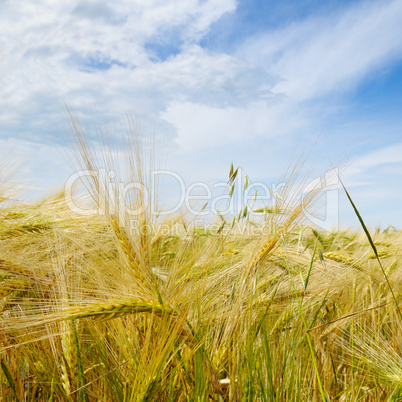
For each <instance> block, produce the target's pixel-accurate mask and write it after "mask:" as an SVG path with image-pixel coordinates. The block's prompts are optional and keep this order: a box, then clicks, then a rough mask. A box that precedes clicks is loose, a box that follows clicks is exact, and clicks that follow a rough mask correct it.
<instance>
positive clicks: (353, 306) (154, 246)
mask: <svg viewBox="0 0 402 402" xmlns="http://www.w3.org/2000/svg"><path fill="white" fill-rule="evenodd" d="M72 126H73V130H74V132H75V133H76V134H77V137H76V138H77V150H78V153H77V158H76V160H77V161H78V165H79V166H81V167H84V168H88V169H89V168H90V169H95V168H99V167H101V166H104V165H107V166H108V167H109V168H113V169H116V170H119V171H121V170H124V171H125V172H126V174H127V176H128V177H129V178H131V180H136V182H140V183H143V184H144V185H147V183H148V174H149V172H148V170H147V169H148V168H149V164H148V162H147V158H145V157H144V154H146V152H144V149H142V148H141V146H142V145H141V144H139V142H138V141H133V140H131V139H130V136H129V135H123V136H122V139H121V141H122V142H123V143H124V144H126V145H127V146H128V148H129V149H130V150H131V152H129V153H128V156H127V158H126V160H125V161H122V160H121V159H119V160H118V161H116V158H114V157H113V155H115V152H114V150H113V149H111V148H109V151H108V152H109V153H107V155H108V157H105V156H103V157H102V158H99V157H98V156H96V155H95V153H94V151H93V148H92V143H91V141H89V139H87V137H86V136H85V135H84V134H83V132H82V131H81V128H80V126H79V125H78V124H77V123H76V122H75V121H74V119H73V120H72ZM103 143H104V144H106V146H110V144H109V145H108V141H105V140H104V142H103ZM3 171H4V176H5V177H6V176H7V172H8V170H7V169H6V168H3ZM297 172H298V169H297V168H294V169H291V170H290V171H288V172H287V174H288V176H287V177H288V180H287V183H289V188H285V190H284V193H283V194H282V197H281V199H280V200H278V205H277V206H276V207H275V208H276V210H275V211H273V210H271V211H268V212H267V213H266V214H265V216H264V221H263V222H262V223H258V224H255V223H253V222H252V218H250V216H249V213H248V212H247V210H243V211H241V213H240V214H239V215H238V216H237V217H234V219H233V220H231V219H230V220H229V219H226V218H225V217H222V218H221V220H220V222H219V228H218V229H217V230H201V229H195V228H192V227H191V225H190V224H189V221H188V216H186V214H185V212H183V213H179V214H177V216H175V217H174V219H173V220H171V221H170V223H166V221H161V220H159V219H158V217H155V216H152V214H151V213H150V211H149V210H148V209H147V208H143V209H141V208H140V213H139V214H138V215H137V216H136V222H137V225H136V226H135V228H133V227H131V226H130V221H129V220H128V218H127V217H126V216H125V215H124V214H118V215H116V214H114V213H110V212H106V213H104V214H98V215H96V216H90V217H88V216H80V215H77V214H74V213H73V212H72V211H71V210H70V209H69V208H68V206H67V205H66V202H65V194H64V193H60V194H58V195H56V196H53V197H48V198H46V199H45V200H43V201H41V202H38V203H34V204H21V203H16V202H13V200H12V198H13V197H12V196H10V191H11V192H12V190H13V189H12V188H10V184H9V182H8V181H7V180H3V182H2V190H1V191H2V193H1V194H0V196H1V200H2V203H1V208H0V278H1V281H0V293H1V318H0V347H1V351H0V353H1V370H0V395H1V396H0V399H1V400H3V401H188V400H190V401H330V400H334V401H388V400H389V401H399V400H402V358H401V353H402V350H401V345H402V343H401V340H402V330H401V329H402V327H401V325H399V322H400V320H401V318H402V316H401V312H400V310H399V309H400V296H401V293H402V260H401V253H402V235H401V233H400V232H398V231H396V230H392V229H389V230H386V231H379V230H377V231H375V232H369V231H368V230H367V228H366V226H365V224H364V220H363V218H364V217H363V218H362V217H359V218H360V220H361V224H362V230H361V231H352V230H339V231H337V232H320V231H317V230H315V229H314V228H311V227H309V226H308V225H305V224H303V222H302V220H301V219H300V218H301V213H302V210H301V207H300V205H298V204H297V203H295V202H294V200H291V198H292V194H293V193H292V191H291V188H293V186H294V185H295V183H296V182H295V181H294V180H293V179H292V178H293V177H295V176H296V175H297ZM235 179H236V170H235V169H233V167H231V169H230V173H229V184H232V183H233V184H234V183H235ZM88 191H89V193H90V194H92V195H96V194H97V195H99V194H101V193H102V192H104V191H105V189H104V188H102V185H101V183H99V182H98V181H97V180H95V179H94V180H93V181H92V182H90V183H89V184H88ZM155 196H157V195H155ZM318 197H319V194H318V193H314V192H312V194H311V197H310V198H309V199H308V200H307V201H308V202H309V203H311V205H315V203H316V202H318V201H317V200H318ZM129 201H130V203H131V205H132V206H133V207H134V206H135V207H136V208H138V206H141V205H144V199H142V198H141V196H136V197H133V198H131V199H130V200H129ZM351 208H355V209H356V213H357V214H358V210H357V207H356V206H354V205H353V201H352V203H351ZM285 210H286V211H288V212H287V213H279V212H278V211H285ZM166 225H168V227H169V228H170V229H171V230H167V231H166V230H164V231H162V229H161V228H162V227H163V228H166ZM247 225H260V226H261V227H266V228H268V230H267V231H264V234H261V235H251V234H245V233H244V232H242V231H241V230H240V229H241V228H244V227H247ZM178 228H179V230H178Z"/></svg>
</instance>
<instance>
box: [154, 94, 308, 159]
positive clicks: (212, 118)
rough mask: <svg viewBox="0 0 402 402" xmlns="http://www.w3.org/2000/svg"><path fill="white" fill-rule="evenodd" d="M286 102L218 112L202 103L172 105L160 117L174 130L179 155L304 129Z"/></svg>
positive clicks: (223, 109)
mask: <svg viewBox="0 0 402 402" xmlns="http://www.w3.org/2000/svg"><path fill="white" fill-rule="evenodd" d="M291 110H292V107H291V105H289V104H287V103H284V102H275V101H273V102H271V103H267V102H261V101H257V102H253V103H249V104H247V105H245V106H244V107H233V106H232V107H230V106H229V107H225V108H218V107H213V106H209V105H205V104H200V103H190V102H182V103H179V102H172V103H171V104H169V106H168V108H167V110H166V112H165V113H163V114H162V115H161V117H162V118H163V119H165V120H167V121H168V122H170V123H171V124H173V126H174V127H175V129H176V131H177V139H176V142H177V144H178V145H179V148H180V151H182V152H184V153H187V152H197V151H199V150H202V149H219V148H221V149H222V148H223V147H227V146H228V145H229V144H230V145H232V146H233V145H234V144H236V145H237V146H242V145H243V146H244V145H245V144H247V143H248V142H249V141H252V140H253V139H255V138H260V139H264V140H265V141H267V142H269V141H270V139H272V138H274V137H276V136H278V135H280V134H284V133H288V132H290V131H292V130H293V129H295V128H300V127H301V126H303V117H302V116H300V115H298V114H297V111H296V110H295V111H294V113H292V118H291V119H289V115H288V113H289V112H291Z"/></svg>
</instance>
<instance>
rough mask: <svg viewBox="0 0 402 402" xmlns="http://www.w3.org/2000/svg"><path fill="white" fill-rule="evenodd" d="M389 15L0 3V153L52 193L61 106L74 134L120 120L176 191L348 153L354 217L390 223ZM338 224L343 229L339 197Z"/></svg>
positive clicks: (396, 31) (323, 9) (395, 111)
mask: <svg viewBox="0 0 402 402" xmlns="http://www.w3.org/2000/svg"><path fill="white" fill-rule="evenodd" d="M401 21H402V1H401V0H392V1H389V0H377V1H374V0H371V1H361V0H356V1H335V0H328V1H325V2H322V1H319V0H298V1H293V0H284V1H268V0H240V1H235V0H160V1H158V0H136V1H133V0H127V1H124V0H118V1H114V2H110V1H102V0H98V1H89V0H80V1H74V0H72V1H69V2H60V1H56V0H47V1H43V0H38V1H35V2H32V1H28V0H13V1H0V95H1V96H0V129H1V131H0V152H1V155H2V157H3V158H6V157H18V158H20V159H22V160H24V161H25V162H24V164H22V165H21V166H19V167H18V173H19V174H20V176H21V177H25V180H26V181H28V184H29V185H30V186H31V189H33V190H34V191H37V192H38V193H41V192H42V193H45V192H49V191H50V190H58V189H60V188H62V187H63V185H62V184H60V183H62V182H63V181H65V180H66V178H68V176H69V174H71V169H70V167H69V166H68V164H67V163H66V161H65V151H66V149H65V148H66V145H65V129H64V126H65V124H64V123H65V119H66V116H65V103H66V102H68V104H69V105H70V107H71V108H72V109H73V110H74V111H75V112H76V114H77V115H78V117H79V118H80V119H81V121H82V122H83V124H84V126H85V125H87V126H88V127H90V126H91V121H92V119H93V117H94V114H96V116H98V118H99V119H100V120H101V121H102V120H103V119H105V121H106V119H107V120H108V121H109V122H111V123H112V124H113V122H118V121H122V120H124V119H125V114H126V113H127V112H128V113H130V114H131V115H133V116H134V117H135V119H136V120H137V122H138V123H139V124H140V126H141V131H142V132H145V133H146V132H149V131H152V132H155V135H156V136H157V137H158V138H162V139H163V142H164V155H165V156H166V155H167V156H166V167H167V168H169V169H172V170H174V171H175V172H177V173H178V174H180V175H182V176H183V177H184V179H185V180H186V182H188V183H191V182H195V181H198V180H203V181H206V182H208V183H212V182H214V181H221V180H226V178H227V174H228V169H229V165H230V163H231V162H232V161H234V163H235V165H240V166H242V167H243V168H244V169H245V171H247V174H248V175H249V176H250V177H251V178H252V179H254V180H257V181H265V182H267V183H269V184H271V183H274V182H275V180H277V179H278V177H279V176H280V174H281V172H283V171H284V170H285V169H286V167H287V164H288V162H289V157H290V155H291V154H293V153H294V152H296V153H298V152H301V151H305V152H310V151H311V153H312V154H313V155H315V156H316V159H315V160H317V162H315V163H316V165H315V168H316V171H317V172H318V173H317V174H320V169H322V172H323V170H324V169H325V168H327V167H328V166H331V164H332V163H337V162H338V161H340V160H343V159H344V158H349V162H348V168H347V169H346V170H344V171H343V173H342V179H343V181H344V182H345V184H346V185H347V187H348V188H349V191H350V193H351V195H352V196H353V198H354V200H355V202H356V204H357V205H358V207H359V209H360V211H361V214H362V215H363V216H364V217H365V219H366V220H367V222H368V223H369V224H370V225H371V227H375V226H376V225H381V226H382V227H387V226H388V225H391V224H392V225H394V226H397V227H402V214H401V204H402V191H401V188H402V41H401V39H400V38H401V37H402V24H401ZM89 132H90V130H89ZM313 159H314V158H313ZM339 218H340V223H341V225H354V224H355V223H356V220H355V218H353V213H352V212H351V208H350V207H349V206H348V205H347V204H346V203H345V202H343V201H342V200H341V205H340V211H339Z"/></svg>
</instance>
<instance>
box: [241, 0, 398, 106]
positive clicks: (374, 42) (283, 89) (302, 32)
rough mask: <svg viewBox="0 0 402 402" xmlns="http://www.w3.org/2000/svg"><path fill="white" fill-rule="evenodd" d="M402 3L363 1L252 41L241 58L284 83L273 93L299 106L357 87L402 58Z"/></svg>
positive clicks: (264, 34)
mask: <svg viewBox="0 0 402 402" xmlns="http://www.w3.org/2000/svg"><path fill="white" fill-rule="evenodd" d="M401 20H402V3H401V2H400V1H399V0H393V1H387V0H384V1H360V2H358V3H357V4H355V5H353V6H349V7H348V8H346V9H344V8H342V9H339V10H338V11H333V12H332V14H326V15H321V16H311V17H310V18H307V19H306V20H303V21H301V22H296V23H292V24H290V25H288V26H285V27H282V28H280V29H277V30H276V31H274V32H268V33H263V34H260V35H258V36H255V37H252V38H249V39H247V40H246V41H245V42H244V44H243V45H242V46H241V47H240V49H238V51H237V55H238V57H242V58H245V59H247V60H249V61H251V62H253V63H256V64H257V65H260V66H265V68H266V69H267V70H268V71H269V72H270V73H272V74H274V75H275V76H277V77H278V78H279V79H280V81H279V82H278V83H277V84H276V85H275V87H274V88H273V90H274V92H276V93H282V94H284V95H286V96H288V97H290V98H292V99H295V100H298V101H304V100H310V99H313V98H316V97H320V96H325V95H328V94H332V93H342V92H343V91H347V90H350V89H352V88H355V86H356V85H357V84H359V83H360V82H361V81H362V80H363V79H364V78H366V77H367V75H368V74H370V73H371V72H373V71H374V70H376V69H378V68H380V67H383V66H385V65H387V64H388V63H390V62H393V61H395V60H399V59H401V57H402V42H401V41H400V39H399V38H400V37H401V36H402V25H401V23H400V22H401Z"/></svg>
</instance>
